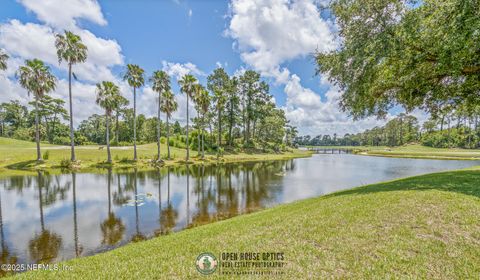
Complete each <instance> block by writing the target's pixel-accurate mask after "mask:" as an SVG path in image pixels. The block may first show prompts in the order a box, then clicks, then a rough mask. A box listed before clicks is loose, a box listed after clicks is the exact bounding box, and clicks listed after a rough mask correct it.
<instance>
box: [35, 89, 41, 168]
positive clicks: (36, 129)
mask: <svg viewBox="0 0 480 280" xmlns="http://www.w3.org/2000/svg"><path fill="white" fill-rule="evenodd" d="M35 142H37V161H41V160H42V155H41V153H40V130H39V127H38V95H35Z"/></svg>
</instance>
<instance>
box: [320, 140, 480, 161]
mask: <svg viewBox="0 0 480 280" xmlns="http://www.w3.org/2000/svg"><path fill="white" fill-rule="evenodd" d="M315 148H320V149H323V148H325V149H335V148H339V149H353V150H357V151H358V154H361V155H371V156H387V157H406V158H426V159H462V160H480V150H479V149H459V148H449V149H443V148H431V147H425V146H422V145H418V144H409V145H404V146H400V147H393V148H391V147H385V146H380V147H374V146H316V147H315Z"/></svg>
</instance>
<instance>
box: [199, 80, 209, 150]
mask: <svg viewBox="0 0 480 280" xmlns="http://www.w3.org/2000/svg"><path fill="white" fill-rule="evenodd" d="M210 101H211V96H210V94H209V93H208V91H207V90H206V89H205V88H203V87H202V90H201V91H200V92H199V93H198V95H197V103H198V108H199V111H200V112H199V113H200V114H201V124H202V125H201V128H200V129H201V133H202V135H201V137H202V159H204V158H205V135H204V132H205V115H206V114H207V113H208V109H209V108H210ZM199 148H200V147H199Z"/></svg>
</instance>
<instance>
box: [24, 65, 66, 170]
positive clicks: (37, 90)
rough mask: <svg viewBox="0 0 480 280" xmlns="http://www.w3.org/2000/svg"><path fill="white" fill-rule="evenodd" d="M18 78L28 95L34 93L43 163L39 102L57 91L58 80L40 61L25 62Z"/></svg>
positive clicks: (36, 137)
mask: <svg viewBox="0 0 480 280" xmlns="http://www.w3.org/2000/svg"><path fill="white" fill-rule="evenodd" d="M17 77H18V79H19V82H20V85H21V86H22V87H23V88H24V89H26V90H27V92H28V95H30V93H33V95H34V98H35V141H36V142H37V161H41V160H42V156H41V154H40V130H39V129H38V122H39V118H38V100H39V99H41V98H42V97H43V96H44V95H45V94H47V93H49V92H50V91H53V90H55V86H56V84H57V78H55V76H54V75H53V74H52V73H51V72H50V68H49V67H48V66H47V65H45V64H44V63H43V61H41V60H38V59H33V60H25V65H24V66H20V68H19V69H18V71H17Z"/></svg>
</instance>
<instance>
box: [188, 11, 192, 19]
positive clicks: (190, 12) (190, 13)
mask: <svg viewBox="0 0 480 280" xmlns="http://www.w3.org/2000/svg"><path fill="white" fill-rule="evenodd" d="M192 16H193V11H192V9H188V17H189V18H191V17H192Z"/></svg>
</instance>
